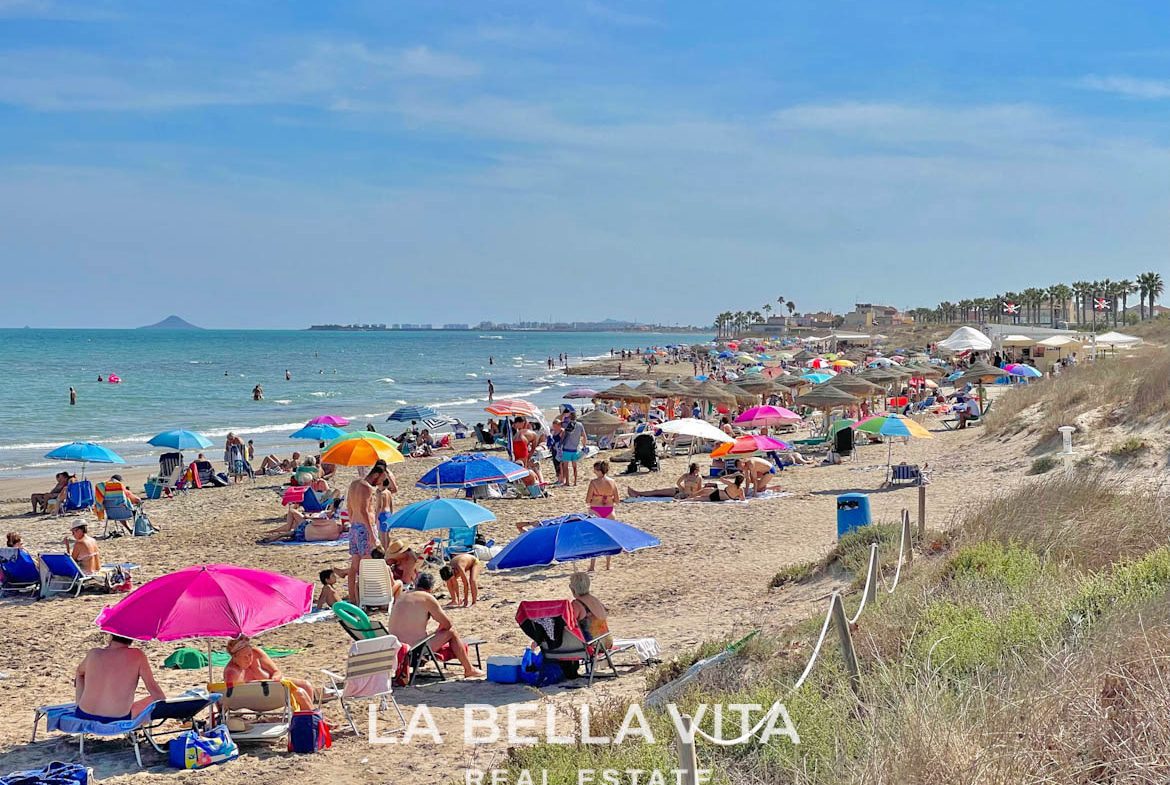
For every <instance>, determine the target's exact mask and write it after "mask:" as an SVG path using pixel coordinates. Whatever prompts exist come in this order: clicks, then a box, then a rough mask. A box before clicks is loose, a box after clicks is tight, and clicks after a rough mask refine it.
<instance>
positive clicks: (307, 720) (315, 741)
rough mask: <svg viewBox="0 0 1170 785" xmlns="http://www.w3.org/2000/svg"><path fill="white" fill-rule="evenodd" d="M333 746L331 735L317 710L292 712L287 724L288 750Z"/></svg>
mask: <svg viewBox="0 0 1170 785" xmlns="http://www.w3.org/2000/svg"><path fill="white" fill-rule="evenodd" d="M332 746H333V736H332V734H330V732H329V726H328V725H326V724H325V718H324V717H322V716H321V712H319V711H296V712H293V717H292V722H290V723H289V726H288V751H289V752H300V753H308V752H317V751H318V750H327V749H329V748H330V747H332Z"/></svg>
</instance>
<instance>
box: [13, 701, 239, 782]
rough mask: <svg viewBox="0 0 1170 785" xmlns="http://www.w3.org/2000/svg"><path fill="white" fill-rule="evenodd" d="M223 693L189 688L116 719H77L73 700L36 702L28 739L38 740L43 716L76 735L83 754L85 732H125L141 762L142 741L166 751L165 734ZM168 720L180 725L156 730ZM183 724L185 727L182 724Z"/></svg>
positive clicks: (48, 725)
mask: <svg viewBox="0 0 1170 785" xmlns="http://www.w3.org/2000/svg"><path fill="white" fill-rule="evenodd" d="M222 697H223V696H222V695H221V694H220V693H216V692H212V693H208V692H206V691H204V690H190V691H188V692H185V693H183V694H182V695H176V696H175V697H173V698H167V699H165V700H161V701H155V702H154V703H151V704H150V705H149V706H147V707H146V708H145V709H143V710H142V711H141V712H139V714H138V716H136V717H131V718H130V719H128V720H118V721H115V722H95V721H94V720H83V719H78V717H77V715H76V713H75V712H76V711H77V704H76V703H61V704H57V705H55V706H38V707H37V708H36V709H34V710H33V729H32V738H31V739H30V740H29V741H30V743H35V742H36V740H37V726H38V725H39V724H40V721H41V719H44V720H45V730H46V731H48V732H50V733H51V732H53V731H58V732H61V733H68V734H71V735H76V736H78V749H79V752H80V754H81V756H82V757H84V756H85V736H86V735H87V734H88V735H91V736H98V737H105V738H117V737H120V736H125V737H126V739H128V740H129V741H130V743H131V744H133V745H134V757H135V759H136V760H137V761H138V765H139V766H141V765H142V752H141V749H140V744H141V742H144V741H145V742H146V743H148V744H149V745H150V746H151V747H153V748H154V750H155V751H156V752H158V753H161V754H166V750H165V749H164V748H163V746H162V741H163V737H164V736H168V735H173V734H177V733H182V732H183V731H184V730H185V729H186V728H194V727H195V717H196V716H198V715H199V714H200V713H202V712H203V710H204V709H206V708H208V707H209V706H211V705H213V704H214V703H215V702H216V701H218V700H219V699H220V698H222ZM168 722H178V723H180V725H179V727H177V728H176V729H174V730H173V731H168V732H167V733H159V730H160V729H161V728H162V727H163V726H164V725H166V724H167V723H168ZM184 724H185V726H186V727H183V725H184Z"/></svg>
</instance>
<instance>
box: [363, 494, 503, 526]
mask: <svg viewBox="0 0 1170 785" xmlns="http://www.w3.org/2000/svg"><path fill="white" fill-rule="evenodd" d="M495 519H496V516H495V515H494V514H492V511H491V510H489V509H488V508H487V507H481V506H480V505H478V504H476V503H475V502H469V501H467V500H466V499H428V500H427V501H423V502H415V503H414V504H409V505H407V506H406V507H403V508H402V509H401V510H399V511H398V512H396V513H394V514H393V515H391V516H390V517H389V518H388V519H387V521H386V524H385V525H386V526H387V527H388V528H391V529H414V530H415V531H420V532H429V531H436V530H438V529H468V528H474V527H476V526H479V525H480V524H481V523H488V522H490V521H494V520H495Z"/></svg>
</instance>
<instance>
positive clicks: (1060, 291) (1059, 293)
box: [1049, 283, 1073, 327]
mask: <svg viewBox="0 0 1170 785" xmlns="http://www.w3.org/2000/svg"><path fill="white" fill-rule="evenodd" d="M1049 291H1050V292H1051V293H1052V296H1053V301H1054V302H1053V304H1054V310H1053V316H1052V326H1053V327H1055V326H1056V322H1057V321H1062V322H1063V321H1068V319H1067V318H1066V317H1068V315H1069V314H1067V313H1066V311H1067V306H1068V301H1069V299H1070V298H1071V297H1072V296H1073V290H1072V287H1071V286H1069V285H1068V284H1063V283H1058V284H1056V285H1055V286H1053V287H1051V288H1050V289H1049ZM1058 315H1059V317H1060V318H1059V319H1058V318H1057V316H1058Z"/></svg>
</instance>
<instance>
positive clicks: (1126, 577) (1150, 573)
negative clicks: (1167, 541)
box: [1067, 547, 1170, 628]
mask: <svg viewBox="0 0 1170 785" xmlns="http://www.w3.org/2000/svg"><path fill="white" fill-rule="evenodd" d="M1167 590H1170V547H1162V548H1159V549H1158V550H1156V551H1153V552H1152V553H1150V554H1149V555H1148V556H1145V557H1143V558H1141V559H1138V560H1136V561H1132V562H1127V563H1125V564H1120V565H1117V566H1116V567H1114V569H1113V570H1112V572H1110V573H1099V574H1097V575H1094V576H1092V577H1090V578H1088V579H1087V580H1085V581H1084V582H1083V583H1082V584H1081V586H1080V588H1079V590H1078V591H1077V593H1076V595H1075V596H1074V597H1073V599H1072V601H1071V602H1069V604H1068V609H1067V617H1068V621H1069V623H1070V624H1071V625H1072V626H1073V627H1074V628H1079V627H1084V626H1088V625H1091V624H1092V623H1093V621H1095V620H1096V619H1097V618H1099V617H1100V616H1102V615H1103V614H1105V613H1107V612H1108V611H1110V610H1111V609H1113V608H1116V607H1118V606H1124V605H1132V604H1135V603H1137V602H1140V601H1142V600H1147V599H1150V598H1153V597H1158V596H1161V595H1163V594H1165V593H1166V592H1167Z"/></svg>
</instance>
